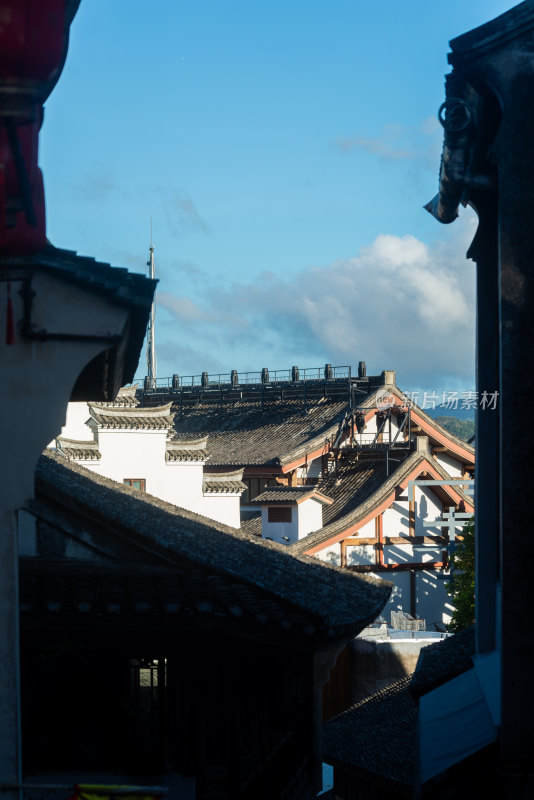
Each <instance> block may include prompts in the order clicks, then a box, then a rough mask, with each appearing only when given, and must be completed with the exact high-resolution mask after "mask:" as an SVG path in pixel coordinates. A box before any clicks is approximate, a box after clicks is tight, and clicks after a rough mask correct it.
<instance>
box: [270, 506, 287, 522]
mask: <svg viewBox="0 0 534 800" xmlns="http://www.w3.org/2000/svg"><path fill="white" fill-rule="evenodd" d="M267 518H268V520H269V522H291V506H269V509H268V512H267Z"/></svg>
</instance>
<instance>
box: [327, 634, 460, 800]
mask: <svg viewBox="0 0 534 800" xmlns="http://www.w3.org/2000/svg"><path fill="white" fill-rule="evenodd" d="M474 653H475V629H474V627H473V628H470V629H469V630H467V631H462V632H461V633H458V634H455V635H454V636H450V637H448V638H447V639H442V640H440V641H439V642H436V643H435V644H431V645H427V646H426V647H423V648H422V649H421V652H420V654H419V658H418V661H417V667H416V669H415V672H414V673H413V675H412V676H411V677H407V678H403V679H402V680H401V681H399V682H397V683H395V684H393V685H392V686H390V687H388V688H387V689H384V690H383V691H381V692H377V693H376V694H374V695H372V696H371V697H369V698H366V699H365V700H363V701H361V702H360V703H357V704H356V705H355V706H353V707H352V708H350V709H348V710H347V711H344V712H343V713H342V714H340V715H339V716H337V717H335V718H333V719H332V720H329V721H328V722H326V723H325V724H324V725H323V758H324V760H325V761H326V762H327V763H328V764H333V765H334V766H338V767H340V768H342V769H345V770H346V769H348V770H349V771H351V770H352V771H357V772H358V773H362V774H363V775H364V776H365V775H366V774H367V775H369V776H372V777H373V778H374V779H378V780H379V782H380V781H385V782H391V781H394V782H397V783H398V784H399V785H400V786H402V785H404V786H411V785H412V783H413V778H414V770H415V756H416V750H415V746H416V735H417V719H418V713H419V712H418V698H419V697H420V696H421V695H422V694H426V693H427V692H429V691H431V690H432V689H435V688H436V687H437V686H440V685H441V684H443V683H446V682H447V681H449V680H452V678H454V677H456V676H457V675H460V674H461V673H463V672H466V671H467V670H468V669H471V667H472V666H473V662H472V656H473V655H474ZM410 796H411V795H410Z"/></svg>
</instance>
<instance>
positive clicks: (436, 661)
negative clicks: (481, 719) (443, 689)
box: [411, 626, 475, 696]
mask: <svg viewBox="0 0 534 800" xmlns="http://www.w3.org/2000/svg"><path fill="white" fill-rule="evenodd" d="M474 655H475V628H474V626H473V627H471V628H469V629H468V630H466V631H461V633H457V634H455V635H454V636H449V637H448V638H447V639H443V640H442V641H439V642H436V643H435V644H431V645H428V646H427V647H423V649H422V650H421V654H420V656H419V659H418V661H417V667H416V668H415V672H414V673H413V675H412V682H411V690H412V693H413V694H415V695H417V696H419V695H422V694H426V693H427V692H429V691H431V689H435V688H436V687H437V686H440V685H441V684H442V683H445V681H449V680H451V679H452V678H454V677H456V675H460V674H461V673H462V672H466V671H467V670H468V669H471V667H472V666H473V661H472V657H473V656H474Z"/></svg>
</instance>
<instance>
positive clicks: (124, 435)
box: [77, 404, 240, 528]
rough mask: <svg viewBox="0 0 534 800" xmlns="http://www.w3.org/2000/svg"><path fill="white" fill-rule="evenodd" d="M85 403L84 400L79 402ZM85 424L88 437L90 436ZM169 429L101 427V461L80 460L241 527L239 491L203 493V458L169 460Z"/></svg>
mask: <svg viewBox="0 0 534 800" xmlns="http://www.w3.org/2000/svg"><path fill="white" fill-rule="evenodd" d="M77 405H83V404H77ZM88 433H89V434H90V429H89V428H88V427H87V426H85V436H84V438H85V439H88V438H90V435H89V436H88V435H87V434H88ZM166 441H167V431H166V430H106V429H104V430H102V429H100V430H98V448H99V450H100V453H101V456H102V457H101V459H99V460H98V461H85V460H80V461H79V462H78V463H80V464H81V465H82V466H84V467H85V468H86V469H88V470H90V471H91V472H95V473H97V474H98V475H103V476H104V477H106V478H111V480H114V481H117V482H118V483H123V482H124V480H125V479H134V480H135V479H143V480H144V481H145V489H146V491H147V492H148V494H151V495H154V497H159V499H160V500H165V501H166V502H167V503H172V504H173V505H175V506H178V507H180V508H185V509H187V510H188V511H194V512H195V513H196V514H202V515H203V516H205V517H209V518H210V519H213V520H216V521H217V522H222V523H224V524H226V525H231V526H232V527H234V528H238V527H239V524H240V519H239V516H240V508H239V500H240V498H239V495H237V494H222V495H214V496H204V495H203V491H202V481H203V473H204V462H203V461H166V459H165V444H166Z"/></svg>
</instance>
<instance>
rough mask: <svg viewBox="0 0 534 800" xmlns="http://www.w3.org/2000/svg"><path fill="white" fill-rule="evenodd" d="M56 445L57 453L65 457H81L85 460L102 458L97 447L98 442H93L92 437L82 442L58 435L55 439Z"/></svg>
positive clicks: (80, 458)
mask: <svg viewBox="0 0 534 800" xmlns="http://www.w3.org/2000/svg"><path fill="white" fill-rule="evenodd" d="M56 446H57V450H58V453H60V454H61V455H63V456H65V458H69V459H71V458H72V459H79V460H82V459H83V460H85V461H98V460H99V459H100V458H102V455H101V453H100V450H99V449H98V442H95V441H94V440H93V439H91V440H89V441H87V442H82V441H77V440H75V439H65V438H64V437H63V436H58V438H57V439H56Z"/></svg>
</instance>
